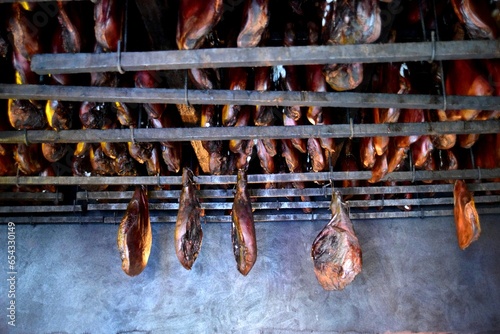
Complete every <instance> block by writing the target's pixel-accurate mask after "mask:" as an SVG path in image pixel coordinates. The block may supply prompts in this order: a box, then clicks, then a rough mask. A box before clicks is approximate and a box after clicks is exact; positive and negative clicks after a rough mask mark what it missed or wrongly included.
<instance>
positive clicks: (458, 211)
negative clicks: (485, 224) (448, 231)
mask: <svg viewBox="0 0 500 334" xmlns="http://www.w3.org/2000/svg"><path fill="white" fill-rule="evenodd" d="M453 201H454V215H455V226H456V229H457V239H458V246H459V247H460V249H462V250H464V249H465V248H467V247H469V245H470V244H471V243H472V242H474V241H476V240H477V239H478V238H479V235H480V234H481V225H480V223H479V215H478V214H477V210H476V206H475V204H474V197H473V195H472V193H471V192H469V190H468V189H467V185H466V183H465V182H464V181H463V180H457V181H455V186H454V188H453Z"/></svg>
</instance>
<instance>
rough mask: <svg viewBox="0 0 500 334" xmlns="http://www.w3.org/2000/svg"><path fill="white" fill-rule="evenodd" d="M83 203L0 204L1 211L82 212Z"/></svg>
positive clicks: (17, 212)
mask: <svg viewBox="0 0 500 334" xmlns="http://www.w3.org/2000/svg"><path fill="white" fill-rule="evenodd" d="M81 211H82V207H81V205H36V206H35V205H23V206H0V213H16V214H19V213H54V212H66V213H67V212H81Z"/></svg>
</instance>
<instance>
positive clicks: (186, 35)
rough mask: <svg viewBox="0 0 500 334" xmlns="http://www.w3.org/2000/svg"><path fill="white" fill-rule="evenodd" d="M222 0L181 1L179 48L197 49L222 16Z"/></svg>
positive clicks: (178, 34)
mask: <svg viewBox="0 0 500 334" xmlns="http://www.w3.org/2000/svg"><path fill="white" fill-rule="evenodd" d="M223 8H224V2H223V1H222V0H208V1H200V0H183V1H180V2H179V18H178V21H177V37H176V38H177V46H178V47H179V50H189V49H196V48H198V47H200V45H201V44H202V43H203V41H204V39H205V37H206V36H207V34H208V33H209V32H210V31H211V30H212V28H213V27H214V26H215V25H216V24H217V23H218V22H219V20H220V18H221V17H222V13H223Z"/></svg>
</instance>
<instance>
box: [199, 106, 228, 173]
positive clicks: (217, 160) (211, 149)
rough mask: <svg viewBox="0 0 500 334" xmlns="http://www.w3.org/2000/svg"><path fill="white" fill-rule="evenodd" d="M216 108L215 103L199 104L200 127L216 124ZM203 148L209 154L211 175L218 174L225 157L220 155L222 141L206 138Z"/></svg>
mask: <svg viewBox="0 0 500 334" xmlns="http://www.w3.org/2000/svg"><path fill="white" fill-rule="evenodd" d="M216 112H217V109H216V106H215V105H208V104H205V105H202V106H201V117H200V123H201V127H204V128H209V127H213V126H217V125H218V124H217V113H216ZM201 144H202V145H203V148H204V149H205V150H206V151H207V152H208V154H209V156H210V157H209V169H210V173H211V174H213V175H220V174H221V173H222V170H223V165H224V163H225V157H223V156H222V141H220V140H209V141H208V140H207V141H202V142H201Z"/></svg>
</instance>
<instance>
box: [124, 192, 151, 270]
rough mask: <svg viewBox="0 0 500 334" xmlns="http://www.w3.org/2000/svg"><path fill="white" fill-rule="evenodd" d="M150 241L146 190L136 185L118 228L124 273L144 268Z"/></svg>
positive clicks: (149, 250)
mask: <svg viewBox="0 0 500 334" xmlns="http://www.w3.org/2000/svg"><path fill="white" fill-rule="evenodd" d="M152 241H153V234H152V231H151V223H150V220H149V207H148V197H147V190H146V188H145V187H144V186H138V187H136V188H135V192H134V195H133V197H132V199H131V200H130V202H129V204H128V206H127V211H126V212H125V215H124V216H123V218H122V220H121V222H120V227H119V228H118V237H117V244H118V251H119V252H120V258H121V260H122V269H123V271H124V272H125V274H127V275H129V276H137V275H139V274H140V273H141V272H142V271H143V270H144V268H146V265H147V264H148V259H149V254H150V252H151V244H152Z"/></svg>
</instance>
